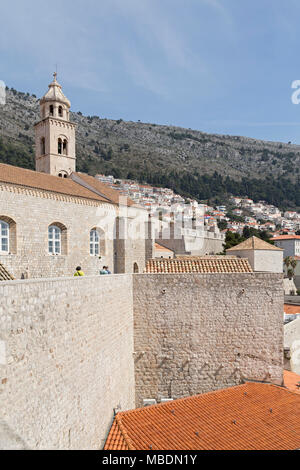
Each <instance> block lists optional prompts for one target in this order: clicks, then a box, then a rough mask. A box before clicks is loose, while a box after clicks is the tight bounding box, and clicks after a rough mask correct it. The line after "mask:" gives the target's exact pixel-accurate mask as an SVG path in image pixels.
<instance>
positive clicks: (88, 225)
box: [0, 74, 154, 279]
mask: <svg viewBox="0 0 300 470" xmlns="http://www.w3.org/2000/svg"><path fill="white" fill-rule="evenodd" d="M70 106H71V104H70V102H69V100H68V99H67V98H66V97H65V95H64V94H63V92H62V88H61V85H60V84H59V83H58V82H57V80H56V74H54V80H53V81H52V83H50V85H49V90H48V91H47V93H46V94H45V95H44V96H43V98H42V99H41V100H40V117H41V119H40V121H39V122H38V123H36V124H35V152H36V171H31V170H26V169H23V168H18V167H15V166H10V165H6V164H0V263H2V264H3V265H4V266H5V267H6V269H7V270H8V271H9V272H10V273H11V274H12V275H13V276H14V277H15V278H16V279H22V278H37V277H60V276H71V275H73V273H74V271H75V268H76V266H78V265H80V266H81V267H82V269H83V271H84V272H85V274H88V275H89V274H90V275H92V274H98V273H99V270H100V269H101V268H102V266H104V265H106V266H109V268H110V270H111V272H114V273H131V272H143V270H144V267H145V264H146V261H147V259H149V258H152V256H153V245H154V241H153V239H152V235H151V224H150V221H149V219H148V214H147V212H146V211H145V210H144V209H143V208H141V207H138V206H137V205H135V204H134V203H133V202H132V201H130V200H128V199H126V198H124V199H122V198H121V197H120V196H119V194H118V192H117V191H114V190H112V189H110V188H109V187H107V186H106V185H104V184H103V183H101V182H100V181H98V180H97V179H95V178H94V177H92V176H89V175H87V174H83V173H79V172H76V151H75V124H74V123H72V122H70V120H69V111H70Z"/></svg>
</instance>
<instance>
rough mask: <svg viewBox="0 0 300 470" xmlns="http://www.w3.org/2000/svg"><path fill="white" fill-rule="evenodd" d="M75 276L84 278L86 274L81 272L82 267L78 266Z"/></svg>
mask: <svg viewBox="0 0 300 470" xmlns="http://www.w3.org/2000/svg"><path fill="white" fill-rule="evenodd" d="M74 276H84V272H83V271H81V266H77V268H76V272H75V274H74Z"/></svg>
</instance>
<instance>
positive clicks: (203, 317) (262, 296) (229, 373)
mask: <svg viewBox="0 0 300 470" xmlns="http://www.w3.org/2000/svg"><path fill="white" fill-rule="evenodd" d="M282 277H283V276H282V275H281V274H269V273H267V274H261V273H245V274H244V273H239V274H227V273H226V274H157V275H155V274H153V275H152V274H144V275H137V276H133V295H134V302H133V305H134V319H135V329H134V335H135V337H134V343H135V346H134V348H135V381H136V405H137V406H141V405H142V401H143V399H146V398H154V399H156V400H160V399H161V398H162V397H165V398H168V397H172V398H179V397H183V396H188V395H193V394H197V393H204V392H209V391H211V390H215V389H220V388H223V387H229V386H233V385H237V384H239V383H241V381H242V380H243V379H244V378H245V379H251V380H259V381H261V380H265V381H270V382H272V383H276V384H281V382H282V367H283V366H282V360H283V321H282V319H283V279H282Z"/></svg>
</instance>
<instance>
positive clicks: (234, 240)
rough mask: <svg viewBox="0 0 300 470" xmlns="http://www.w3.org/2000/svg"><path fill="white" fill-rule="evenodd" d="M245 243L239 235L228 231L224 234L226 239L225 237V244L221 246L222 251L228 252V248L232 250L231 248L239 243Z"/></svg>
mask: <svg viewBox="0 0 300 470" xmlns="http://www.w3.org/2000/svg"><path fill="white" fill-rule="evenodd" d="M244 241H245V238H244V237H242V236H241V235H239V234H238V233H234V232H231V231H230V230H227V232H226V237H225V243H224V244H223V247H224V251H226V250H228V249H229V248H232V247H233V246H236V245H238V244H239V243H242V242H244Z"/></svg>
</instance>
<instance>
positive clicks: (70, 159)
mask: <svg viewBox="0 0 300 470" xmlns="http://www.w3.org/2000/svg"><path fill="white" fill-rule="evenodd" d="M56 76H57V74H56V73H54V74H53V77H54V80H53V82H51V83H50V85H49V90H48V91H47V93H46V94H45V95H44V96H43V98H41V100H40V117H41V120H40V121H39V122H38V123H36V124H35V126H34V128H35V168H36V171H40V172H43V173H49V174H51V175H54V176H60V177H61V178H67V177H68V176H69V175H70V174H71V173H72V172H73V171H76V155H75V127H76V126H75V124H73V123H72V122H70V121H69V116H70V107H71V103H70V101H69V100H68V99H67V98H66V97H65V95H64V94H63V92H62V90H61V85H60V84H59V83H58V82H57V81H56Z"/></svg>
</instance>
